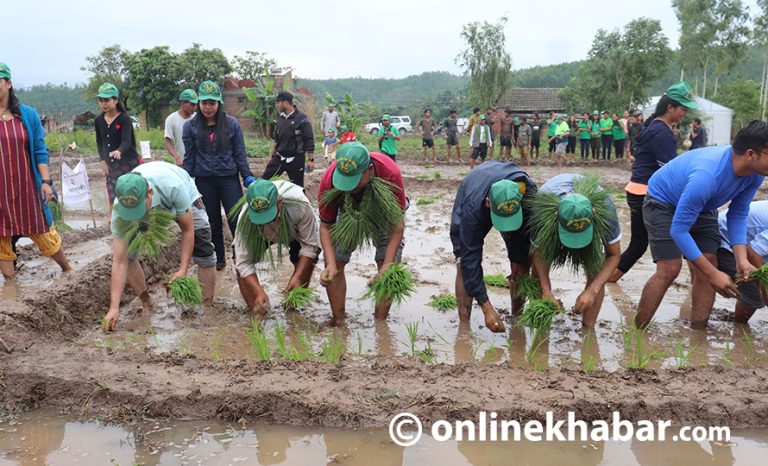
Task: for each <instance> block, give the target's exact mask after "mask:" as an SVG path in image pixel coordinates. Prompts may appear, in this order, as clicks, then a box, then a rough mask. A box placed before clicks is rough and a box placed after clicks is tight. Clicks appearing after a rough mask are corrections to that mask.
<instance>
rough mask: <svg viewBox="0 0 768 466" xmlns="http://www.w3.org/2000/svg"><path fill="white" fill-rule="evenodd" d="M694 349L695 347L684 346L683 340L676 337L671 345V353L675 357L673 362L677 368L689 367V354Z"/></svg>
mask: <svg viewBox="0 0 768 466" xmlns="http://www.w3.org/2000/svg"><path fill="white" fill-rule="evenodd" d="M695 350H696V347H693V348H690V349H688V348H686V345H685V342H684V341H683V340H681V339H677V340H676V341H675V342H674V344H673V345H672V355H673V356H674V358H675V363H676V364H677V368H678V369H684V368H686V367H691V354H693V352H694V351H695Z"/></svg>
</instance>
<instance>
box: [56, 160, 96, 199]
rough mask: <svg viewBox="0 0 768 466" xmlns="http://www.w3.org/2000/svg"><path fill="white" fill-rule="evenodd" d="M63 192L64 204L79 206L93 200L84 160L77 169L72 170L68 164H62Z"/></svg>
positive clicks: (78, 164)
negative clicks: (78, 204)
mask: <svg viewBox="0 0 768 466" xmlns="http://www.w3.org/2000/svg"><path fill="white" fill-rule="evenodd" d="M61 177H62V180H61V191H62V193H61V194H62V197H63V198H64V204H65V205H67V204H70V205H71V204H77V203H80V202H84V201H87V200H89V199H90V198H91V190H90V188H89V185H88V172H87V171H86V169H85V162H83V160H82V159H80V161H79V162H78V163H77V165H76V166H75V168H74V169H73V168H71V167H70V166H69V165H67V164H66V162H62V164H61Z"/></svg>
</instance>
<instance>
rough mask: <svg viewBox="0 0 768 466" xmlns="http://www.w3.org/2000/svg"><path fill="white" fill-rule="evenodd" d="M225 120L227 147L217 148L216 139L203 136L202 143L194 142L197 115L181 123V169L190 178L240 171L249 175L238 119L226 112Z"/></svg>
mask: <svg viewBox="0 0 768 466" xmlns="http://www.w3.org/2000/svg"><path fill="white" fill-rule="evenodd" d="M227 123H229V135H230V136H229V137H230V139H229V147H227V150H226V151H221V150H220V149H219V144H218V141H217V140H216V139H215V138H214V140H213V141H210V140H209V139H208V138H204V141H203V145H202V147H199V145H198V142H199V141H198V138H197V118H192V119H191V120H189V121H187V122H186V123H184V129H183V130H182V133H181V139H182V141H184V164H183V167H184V170H186V171H187V172H188V173H189V175H190V176H192V177H193V178H195V177H198V176H232V175H237V174H238V173H240V176H242V177H243V180H245V179H246V178H247V177H249V176H253V174H252V173H251V169H250V168H249V167H248V159H247V158H246V155H245V141H244V140H243V130H242V129H240V123H238V122H237V120H236V119H235V118H233V117H231V116H227Z"/></svg>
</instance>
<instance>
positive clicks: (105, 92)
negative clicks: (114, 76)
mask: <svg viewBox="0 0 768 466" xmlns="http://www.w3.org/2000/svg"><path fill="white" fill-rule="evenodd" d="M119 96H120V93H119V92H118V91H117V86H115V85H114V84H112V83H104V84H102V85H101V86H99V93H98V94H96V97H101V98H102V99H110V98H112V97H115V98H117V97H119Z"/></svg>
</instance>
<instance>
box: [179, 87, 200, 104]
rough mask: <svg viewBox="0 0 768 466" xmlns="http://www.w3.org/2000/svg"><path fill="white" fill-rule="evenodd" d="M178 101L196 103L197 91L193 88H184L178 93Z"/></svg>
mask: <svg viewBox="0 0 768 466" xmlns="http://www.w3.org/2000/svg"><path fill="white" fill-rule="evenodd" d="M179 101H180V102H189V103H192V104H196V103H197V92H195V90H194V89H184V90H183V91H181V94H179Z"/></svg>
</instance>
